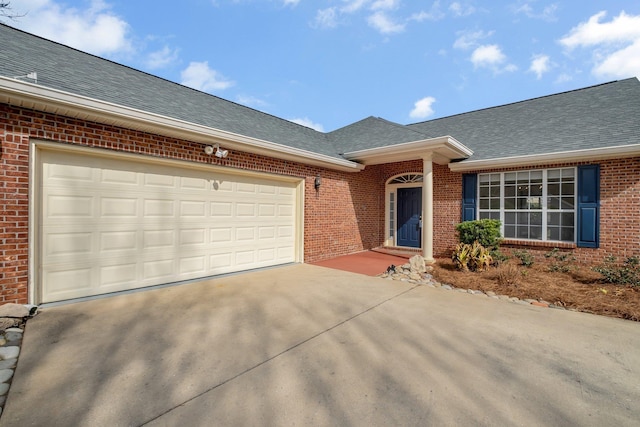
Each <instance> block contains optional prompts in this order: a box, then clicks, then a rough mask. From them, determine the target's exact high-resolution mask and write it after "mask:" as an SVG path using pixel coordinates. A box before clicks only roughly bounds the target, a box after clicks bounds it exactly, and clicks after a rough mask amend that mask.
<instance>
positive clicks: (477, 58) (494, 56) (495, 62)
mask: <svg viewBox="0 0 640 427" xmlns="http://www.w3.org/2000/svg"><path fill="white" fill-rule="evenodd" d="M506 61H507V57H506V55H505V54H504V53H502V50H501V49H500V47H499V46H498V45H495V44H490V45H482V46H479V47H477V48H476V49H475V50H474V51H473V53H472V54H471V62H472V63H473V66H474V67H475V68H489V69H491V70H493V72H494V73H496V74H499V73H502V72H512V71H516V70H517V69H518V67H516V66H515V65H514V64H506V65H503V64H504V63H505V62H506Z"/></svg>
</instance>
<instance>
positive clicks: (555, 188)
mask: <svg viewBox="0 0 640 427" xmlns="http://www.w3.org/2000/svg"><path fill="white" fill-rule="evenodd" d="M547 194H548V195H549V196H559V195H560V184H548V185H547Z"/></svg>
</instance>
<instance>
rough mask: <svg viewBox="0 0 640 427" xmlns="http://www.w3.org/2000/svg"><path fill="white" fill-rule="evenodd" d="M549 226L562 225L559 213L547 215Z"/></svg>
mask: <svg viewBox="0 0 640 427" xmlns="http://www.w3.org/2000/svg"><path fill="white" fill-rule="evenodd" d="M547 224H548V225H560V214H559V213H548V214H547Z"/></svg>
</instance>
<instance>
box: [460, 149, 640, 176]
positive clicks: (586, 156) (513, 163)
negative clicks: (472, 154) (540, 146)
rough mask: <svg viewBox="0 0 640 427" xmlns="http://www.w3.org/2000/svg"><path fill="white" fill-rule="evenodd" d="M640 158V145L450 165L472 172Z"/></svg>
mask: <svg viewBox="0 0 640 427" xmlns="http://www.w3.org/2000/svg"><path fill="white" fill-rule="evenodd" d="M637 156H640V144H629V145H620V146H617V147H606V148H590V149H585V150H572V151H561V152H556V153H544V154H533V155H527V156H513V157H502V158H498V159H487V160H463V161H461V162H456V163H450V164H449V169H450V170H451V171H452V172H471V171H479V170H486V169H499V168H505V167H519V166H538V165H543V164H553V163H567V162H588V161H595V160H608V159H616V158H629V157H637Z"/></svg>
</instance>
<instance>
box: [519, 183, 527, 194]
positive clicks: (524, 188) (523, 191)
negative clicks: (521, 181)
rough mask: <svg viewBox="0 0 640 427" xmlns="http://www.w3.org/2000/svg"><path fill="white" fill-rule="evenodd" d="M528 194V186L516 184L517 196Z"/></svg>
mask: <svg viewBox="0 0 640 427" xmlns="http://www.w3.org/2000/svg"><path fill="white" fill-rule="evenodd" d="M528 195H529V186H528V185H518V196H528Z"/></svg>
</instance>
